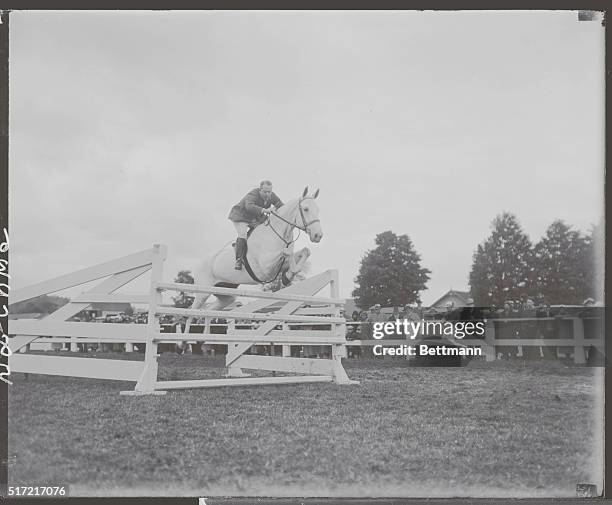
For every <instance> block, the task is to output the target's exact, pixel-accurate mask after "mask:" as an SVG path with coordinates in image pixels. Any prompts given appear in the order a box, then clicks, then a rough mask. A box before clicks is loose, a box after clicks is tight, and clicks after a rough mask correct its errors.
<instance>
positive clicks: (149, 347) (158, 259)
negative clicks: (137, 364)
mask: <svg viewBox="0 0 612 505" xmlns="http://www.w3.org/2000/svg"><path fill="white" fill-rule="evenodd" d="M153 250H154V253H153V259H152V262H151V290H150V296H151V300H150V301H149V313H148V319H147V339H146V348H145V366H144V369H143V372H142V374H141V376H140V378H139V379H138V382H137V383H136V387H135V388H134V391H130V392H122V394H130V393H131V394H165V393H166V392H165V391H155V385H156V383H157V368H158V364H157V358H158V357H159V354H157V342H155V340H154V338H155V333H159V331H160V328H159V317H158V316H157V306H158V305H160V304H161V302H162V295H161V292H159V291H158V290H157V284H158V283H159V282H161V279H162V270H163V266H164V260H165V259H166V246H161V245H159V244H155V245H154V246H153Z"/></svg>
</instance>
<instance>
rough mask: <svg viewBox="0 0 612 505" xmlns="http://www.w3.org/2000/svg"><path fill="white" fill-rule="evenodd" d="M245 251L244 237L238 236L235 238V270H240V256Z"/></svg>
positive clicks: (242, 255) (241, 256)
mask: <svg viewBox="0 0 612 505" xmlns="http://www.w3.org/2000/svg"><path fill="white" fill-rule="evenodd" d="M245 252H246V239H244V238H238V239H237V240H236V264H235V265H234V268H235V269H236V270H242V258H243V257H244V253H245Z"/></svg>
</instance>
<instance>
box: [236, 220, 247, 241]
mask: <svg viewBox="0 0 612 505" xmlns="http://www.w3.org/2000/svg"><path fill="white" fill-rule="evenodd" d="M232 223H234V228H236V233H237V234H238V238H243V239H246V238H247V232H248V231H249V223H243V222H242V221H232Z"/></svg>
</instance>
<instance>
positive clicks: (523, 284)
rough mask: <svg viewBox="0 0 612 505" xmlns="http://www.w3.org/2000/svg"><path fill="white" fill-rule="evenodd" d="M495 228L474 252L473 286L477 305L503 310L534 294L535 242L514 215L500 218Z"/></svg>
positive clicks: (471, 284) (505, 214) (494, 221)
mask: <svg viewBox="0 0 612 505" xmlns="http://www.w3.org/2000/svg"><path fill="white" fill-rule="evenodd" d="M491 228H492V233H491V235H490V236H489V237H488V238H487V239H486V240H485V241H484V242H483V243H482V244H480V245H478V247H477V249H476V252H475V253H474V256H473V260H472V270H471V272H470V277H469V283H470V289H471V294H472V298H473V299H474V303H475V305H477V306H483V307H486V306H493V305H494V306H497V307H501V306H503V304H504V302H505V301H506V300H512V299H518V298H521V297H522V296H526V295H530V294H532V292H533V285H534V282H535V269H534V268H533V266H532V263H533V262H532V250H531V242H530V240H529V237H528V236H527V235H526V234H525V233H524V232H523V230H522V228H521V225H520V224H519V222H518V220H517V218H516V217H515V216H514V215H512V214H510V213H508V212H504V213H502V214H500V215H498V216H497V217H496V218H495V219H494V220H493V222H492V223H491Z"/></svg>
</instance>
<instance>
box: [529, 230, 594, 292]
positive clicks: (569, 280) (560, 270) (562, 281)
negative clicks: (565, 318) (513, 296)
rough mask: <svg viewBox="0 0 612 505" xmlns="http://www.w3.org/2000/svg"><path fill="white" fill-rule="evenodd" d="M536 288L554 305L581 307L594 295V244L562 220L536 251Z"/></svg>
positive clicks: (537, 245)
mask: <svg viewBox="0 0 612 505" xmlns="http://www.w3.org/2000/svg"><path fill="white" fill-rule="evenodd" d="M534 265H535V270H536V272H537V278H536V287H537V291H538V293H539V294H541V295H543V297H544V299H545V300H546V301H547V302H548V303H551V304H561V303H565V304H580V303H582V302H583V301H584V300H585V299H586V298H588V297H590V296H591V295H592V294H593V282H592V281H593V262H592V240H591V238H590V237H588V236H585V235H583V234H582V233H580V232H579V231H575V230H572V228H571V227H570V226H568V225H567V224H565V223H564V222H563V221H561V220H557V221H555V222H553V223H552V224H551V225H550V226H549V227H548V229H547V230H546V233H545V235H544V236H543V237H542V239H541V240H540V241H539V242H538V243H537V244H536V245H535V247H534Z"/></svg>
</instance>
